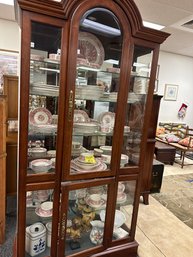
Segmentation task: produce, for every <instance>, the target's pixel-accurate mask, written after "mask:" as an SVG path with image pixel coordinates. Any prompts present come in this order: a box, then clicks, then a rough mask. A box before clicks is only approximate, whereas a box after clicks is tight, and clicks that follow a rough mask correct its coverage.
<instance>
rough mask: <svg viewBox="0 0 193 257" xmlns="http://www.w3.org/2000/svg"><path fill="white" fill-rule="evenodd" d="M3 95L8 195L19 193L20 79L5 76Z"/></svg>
mask: <svg viewBox="0 0 193 257" xmlns="http://www.w3.org/2000/svg"><path fill="white" fill-rule="evenodd" d="M3 94H4V95H6V96H7V97H6V124H7V129H6V148H7V159H6V177H7V179H6V193H7V195H9V196H11V195H15V194H16V193H17V138H18V77H17V76H12V75H4V76H3Z"/></svg>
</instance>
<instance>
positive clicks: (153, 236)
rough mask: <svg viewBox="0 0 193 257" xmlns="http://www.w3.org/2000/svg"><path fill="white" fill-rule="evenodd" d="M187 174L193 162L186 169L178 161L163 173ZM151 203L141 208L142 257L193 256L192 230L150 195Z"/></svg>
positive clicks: (139, 225) (139, 224) (139, 237)
mask: <svg viewBox="0 0 193 257" xmlns="http://www.w3.org/2000/svg"><path fill="white" fill-rule="evenodd" d="M188 162H190V163H193V161H190V160H186V163H188ZM185 173H193V165H189V166H185V167H184V168H183V169H181V168H180V166H179V165H178V164H174V165H173V166H171V165H165V167H164V176H168V175H174V174H176V175H177V174H178V175H180V174H185ZM149 202H150V204H149V205H144V204H142V203H141V204H140V207H139V216H138V224H137V231H136V240H137V242H138V243H139V248H138V255H139V257H193V230H192V229H191V228H189V227H188V226H186V225H185V224H184V223H183V222H181V221H180V220H179V219H178V218H176V217H175V216H174V215H173V214H172V213H171V212H170V211H168V210H167V209H166V208H165V207H163V206H162V205H161V204H160V203H159V202H158V201H156V200H155V199H154V198H153V197H152V196H151V195H150V199H149Z"/></svg>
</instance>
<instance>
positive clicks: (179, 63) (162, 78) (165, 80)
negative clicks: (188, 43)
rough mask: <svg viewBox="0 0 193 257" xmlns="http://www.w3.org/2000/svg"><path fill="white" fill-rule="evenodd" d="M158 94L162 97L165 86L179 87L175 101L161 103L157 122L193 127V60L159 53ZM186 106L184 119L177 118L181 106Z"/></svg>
mask: <svg viewBox="0 0 193 257" xmlns="http://www.w3.org/2000/svg"><path fill="white" fill-rule="evenodd" d="M158 63H159V65H160V72H159V87H158V94H161V95H164V88H165V84H175V85H179V88H178V95H177V100H176V101H166V100H164V97H163V98H162V101H161V106H160V113H159V118H158V121H166V122H184V123H186V124H187V125H189V126H190V127H193V58H191V57H186V56H182V55H177V54H172V53H167V52H160V56H159V62H158ZM182 103H185V104H187V105H188V108H187V111H186V116H185V118H184V119H179V118H178V115H177V114H178V110H179V108H180V107H181V104H182Z"/></svg>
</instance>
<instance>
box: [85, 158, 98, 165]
mask: <svg viewBox="0 0 193 257" xmlns="http://www.w3.org/2000/svg"><path fill="white" fill-rule="evenodd" d="M85 162H86V163H92V164H95V163H96V160H95V158H94V156H85Z"/></svg>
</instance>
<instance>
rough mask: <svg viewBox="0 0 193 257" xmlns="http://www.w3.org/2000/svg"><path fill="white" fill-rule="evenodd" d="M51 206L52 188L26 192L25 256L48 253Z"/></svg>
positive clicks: (41, 256) (39, 256) (40, 256)
mask: <svg viewBox="0 0 193 257" xmlns="http://www.w3.org/2000/svg"><path fill="white" fill-rule="evenodd" d="M52 208H53V190H38V191H28V192H27V193H26V234H25V250H26V254H25V256H26V257H28V256H38V257H43V256H46V255H47V256H49V255H50V247H51V231H52Z"/></svg>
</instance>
